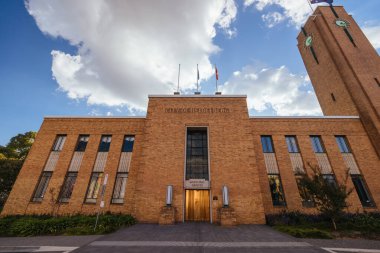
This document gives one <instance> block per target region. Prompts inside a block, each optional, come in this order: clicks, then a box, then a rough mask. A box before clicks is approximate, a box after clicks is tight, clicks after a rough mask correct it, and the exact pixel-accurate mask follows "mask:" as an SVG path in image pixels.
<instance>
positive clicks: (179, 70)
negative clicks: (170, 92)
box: [177, 64, 181, 93]
mask: <svg viewBox="0 0 380 253" xmlns="http://www.w3.org/2000/svg"><path fill="white" fill-rule="evenodd" d="M180 75H181V64H179V65H178V85H177V92H178V93H179V76H180Z"/></svg>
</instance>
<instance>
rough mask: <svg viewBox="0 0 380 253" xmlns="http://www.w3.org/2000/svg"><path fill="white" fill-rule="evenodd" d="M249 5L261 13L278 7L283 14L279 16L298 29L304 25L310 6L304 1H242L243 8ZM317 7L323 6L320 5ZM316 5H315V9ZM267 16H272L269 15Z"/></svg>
mask: <svg viewBox="0 0 380 253" xmlns="http://www.w3.org/2000/svg"><path fill="white" fill-rule="evenodd" d="M251 5H254V6H255V8H256V9H257V10H259V11H263V10H264V8H266V7H268V6H271V5H277V6H280V7H282V9H283V13H281V14H282V15H283V16H284V18H285V17H286V18H288V19H289V20H290V23H291V24H292V25H295V26H296V27H300V26H301V25H302V24H304V23H305V22H306V19H307V18H308V16H309V14H310V13H311V9H310V6H309V4H308V3H307V1H306V0H244V6H245V7H248V6H251ZM317 5H325V4H323V3H322V4H317ZM317 5H315V7H316V6H317ZM269 15H274V14H273V13H269ZM278 23H280V22H278ZM278 23H277V24H278ZM274 25H276V24H274Z"/></svg>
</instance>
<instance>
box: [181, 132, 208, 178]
mask: <svg viewBox="0 0 380 253" xmlns="http://www.w3.org/2000/svg"><path fill="white" fill-rule="evenodd" d="M191 132H193V134H191ZM197 132H198V133H197ZM196 134H198V135H199V136H198V137H197V138H195V135H196ZM185 138H186V147H185V148H186V158H185V159H186V160H185V180H190V179H205V180H206V181H208V180H210V171H209V165H210V161H209V143H208V142H209V131H208V127H187V128H186V137H185ZM196 141H198V142H199V144H200V145H198V144H196V145H195V142H196Z"/></svg>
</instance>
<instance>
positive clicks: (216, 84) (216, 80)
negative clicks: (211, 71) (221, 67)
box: [215, 64, 218, 92]
mask: <svg viewBox="0 0 380 253" xmlns="http://www.w3.org/2000/svg"><path fill="white" fill-rule="evenodd" d="M217 71H218V70H217V68H216V64H215V87H216V92H218V76H217V75H218V74H217Z"/></svg>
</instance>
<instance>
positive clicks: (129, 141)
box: [121, 135, 135, 152]
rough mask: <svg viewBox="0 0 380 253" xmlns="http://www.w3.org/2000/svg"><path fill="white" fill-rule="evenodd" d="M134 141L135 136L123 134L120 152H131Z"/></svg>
mask: <svg viewBox="0 0 380 253" xmlns="http://www.w3.org/2000/svg"><path fill="white" fill-rule="evenodd" d="M134 142H135V137H134V136H128V135H127V136H125V137H124V143H123V147H122V149H121V152H132V151H133V144H134Z"/></svg>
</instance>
